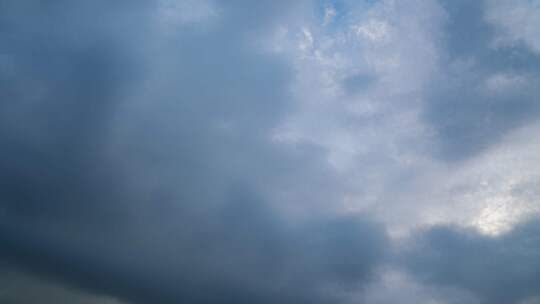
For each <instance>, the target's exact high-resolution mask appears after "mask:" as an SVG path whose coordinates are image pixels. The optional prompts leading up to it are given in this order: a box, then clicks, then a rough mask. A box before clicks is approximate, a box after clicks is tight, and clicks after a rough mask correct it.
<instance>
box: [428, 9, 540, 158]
mask: <svg viewBox="0 0 540 304" xmlns="http://www.w3.org/2000/svg"><path fill="white" fill-rule="evenodd" d="M441 4H442V6H443V8H444V9H445V12H446V14H447V20H445V21H446V22H445V24H446V25H445V27H444V28H443V32H442V33H441V36H442V37H441V42H440V53H441V55H442V56H441V63H440V64H441V67H440V70H441V71H440V73H439V75H438V76H435V77H434V78H433V81H432V82H431V84H429V87H430V88H429V89H428V90H427V92H426V93H425V95H426V99H427V101H426V105H425V110H424V119H425V121H426V122H427V123H428V124H430V125H432V126H433V127H434V129H435V130H436V131H437V137H436V139H435V140H436V141H438V142H439V147H440V148H439V149H438V152H437V154H438V155H439V156H440V157H442V158H443V159H447V160H462V159H465V158H468V157H470V156H473V155H476V154H478V153H480V152H482V151H486V149H487V148H488V147H489V146H490V145H492V144H493V143H496V142H498V141H499V140H500V139H501V138H502V136H504V135H505V134H507V133H508V132H509V131H511V130H514V129H516V128H517V127H520V126H523V125H524V124H526V123H527V122H530V121H532V120H534V119H536V118H538V116H539V112H540V108H539V106H538V105H539V103H538V100H537V99H538V94H539V91H538V87H539V81H540V72H539V71H540V56H538V54H536V53H535V52H534V51H533V50H531V49H530V48H529V47H527V46H526V45H525V44H523V43H514V44H508V45H496V42H497V38H498V32H497V30H496V27H495V26H494V25H493V24H491V23H489V22H488V21H487V20H486V14H487V12H486V11H487V5H486V3H485V1H474V2H469V1H442V3H441Z"/></svg>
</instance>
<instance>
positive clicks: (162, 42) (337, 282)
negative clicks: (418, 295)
mask: <svg viewBox="0 0 540 304" xmlns="http://www.w3.org/2000/svg"><path fill="white" fill-rule="evenodd" d="M213 5H215V6H216V11H217V14H218V15H217V16H216V18H215V19H216V20H213V21H212V22H215V24H211V22H210V23H209V24H208V25H207V26H204V27H195V26H193V25H192V24H189V23H188V24H175V23H171V24H164V25H163V24H161V23H160V22H159V21H160V17H161V16H160V15H159V14H158V11H159V3H157V2H143V1H136V2H133V1H122V2H116V3H115V4H107V3H105V2H104V1H97V2H92V3H88V4H81V3H75V2H72V1H49V2H47V3H41V2H39V1H21V2H17V3H15V2H12V3H9V2H8V3H3V4H2V9H0V22H1V33H2V37H3V38H2V47H0V56H1V62H0V64H2V66H3V67H4V66H5V67H6V69H3V72H2V73H1V74H0V77H1V80H2V81H1V83H2V84H1V85H0V86H1V87H0V88H1V89H0V92H1V93H0V94H1V96H0V97H1V99H2V100H3V101H4V102H3V103H2V105H0V108H1V109H0V110H1V111H0V112H1V114H0V116H1V117H0V118H1V125H0V140H1V141H2V142H3V143H4V145H3V146H5V147H6V148H5V149H2V151H1V152H0V153H1V154H0V155H1V160H0V168H1V173H0V181H1V184H2V187H1V190H0V200H1V202H2V203H1V205H0V222H1V224H0V243H1V244H2V246H1V249H0V255H1V257H2V259H3V260H5V261H6V262H7V263H10V264H15V265H17V267H20V268H21V269H24V270H25V271H29V272H32V273H38V274H40V275H43V276H44V277H46V278H49V279H51V280H53V281H59V282H62V284H65V285H66V286H70V287H73V288H76V289H83V290H85V291H86V292H90V293H97V294H104V295H109V296H113V297H118V298H120V299H125V300H128V301H132V302H135V303H157V302H159V303H178V302H188V303H189V302H196V303H253V302H257V303H276V302H280V303H330V302H331V303H335V302H336V301H337V302H340V301H345V300H346V298H345V297H344V295H345V294H346V293H347V290H349V289H356V288H357V287H358V286H359V285H362V284H363V283H364V282H365V281H367V280H369V278H370V276H371V274H372V272H373V269H374V267H375V266H376V265H377V264H378V263H380V261H381V259H382V257H383V256H384V248H385V246H386V240H385V234H384V229H383V228H382V227H380V226H378V225H377V224H375V223H372V222H371V221H369V220H367V219H365V218H352V217H351V218H349V217H347V218H340V217H337V216H332V215H331V216H318V217H317V218H316V219H310V220H298V221H297V222H291V221H289V220H286V218H285V217H284V216H282V215H281V214H280V213H279V211H277V209H279V208H278V207H275V206H274V204H275V205H287V204H289V205H292V204H296V202H297V201H300V202H301V203H302V204H305V205H306V206H309V204H310V201H309V200H310V199H311V198H313V199H319V200H320V199H334V198H335V197H334V196H333V195H332V194H331V192H332V191H325V190H326V189H331V188H332V187H334V186H333V183H334V181H333V177H332V176H331V174H330V173H329V171H328V170H327V168H326V167H325V165H324V164H323V162H321V161H320V155H321V154H323V153H324V152H321V151H319V150H318V149H316V148H314V147H308V146H305V147H304V148H302V147H299V149H292V150H291V149H288V148H283V147H279V146H276V145H274V144H272V142H271V140H270V130H271V129H272V127H274V125H275V124H276V123H277V122H278V121H279V119H280V117H281V115H282V114H283V113H284V111H285V110H286V107H287V106H288V104H289V103H290V100H291V96H289V87H288V83H289V82H290V79H291V77H292V73H293V72H292V70H291V69H290V68H289V67H288V64H287V61H286V59H284V58H281V57H279V56H277V55H274V54H271V53H265V52H264V51H261V50H259V49H258V48H257V37H258V36H259V35H260V34H261V33H263V32H265V31H267V30H270V29H271V28H272V27H273V26H274V24H275V22H277V20H280V19H281V18H285V17H282V16H281V15H286V14H283V12H286V11H289V10H292V9H293V7H294V5H292V6H291V5H290V4H288V3H285V2H274V1H258V2H250V1H246V2H244V1H241V2H234V3H230V2H216V3H213ZM171 13H172V14H173V16H174V13H175V12H174V11H173V12H171ZM23 16H24V17H23ZM255 16H257V17H255ZM160 26H166V27H167V28H166V29H163V28H160ZM163 32H167V33H166V35H165V34H163ZM164 35H165V36H164ZM293 150H294V151H293ZM295 180H296V181H299V180H300V181H302V182H303V183H305V186H302V187H303V188H305V189H306V190H304V191H301V194H300V196H296V197H295V198H294V201H288V200H286V201H276V200H280V199H287V198H288V199H289V200H290V197H291V195H289V194H287V193H288V191H290V190H288V189H290V187H291V186H290V185H289V183H291V182H292V181H295ZM278 193H284V194H282V195H278ZM329 193H330V194H329ZM319 215H320V214H319ZM22 284H24V283H22ZM31 290H32V289H31ZM36 292H38V291H36Z"/></svg>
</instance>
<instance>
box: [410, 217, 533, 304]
mask: <svg viewBox="0 0 540 304" xmlns="http://www.w3.org/2000/svg"><path fill="white" fill-rule="evenodd" d="M539 228H540V224H539V222H538V221H537V220H530V221H527V222H524V223H522V224H520V225H517V226H516V227H514V229H513V230H512V231H510V232H508V233H506V234H503V235H500V236H497V237H490V236H486V235H482V234H479V233H478V232H476V231H474V230H469V229H464V228H460V227H456V226H440V227H433V228H430V229H427V230H426V231H425V232H424V233H422V234H420V235H419V236H418V238H415V239H414V241H413V242H412V243H411V246H412V247H411V248H409V251H408V252H407V254H406V255H405V256H406V258H405V259H404V261H405V265H406V267H407V268H408V269H409V270H410V272H411V273H412V274H413V275H414V276H415V277H416V278H418V279H419V280H420V281H421V282H422V283H425V284H433V285H437V286H450V287H456V288H460V289H464V290H468V291H470V292H472V293H474V294H476V295H477V296H478V297H479V298H480V302H481V303H522V301H525V300H533V299H534V298H535V297H538V296H540V286H539V285H538V282H539V279H540V278H539V271H540V263H539V261H538V255H539V253H540V241H539V239H538V232H539Z"/></svg>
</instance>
